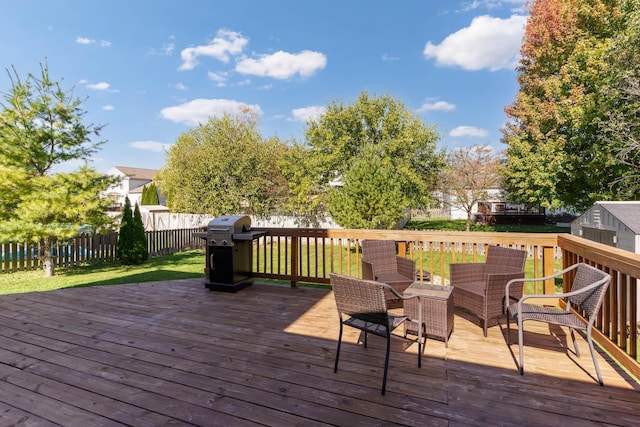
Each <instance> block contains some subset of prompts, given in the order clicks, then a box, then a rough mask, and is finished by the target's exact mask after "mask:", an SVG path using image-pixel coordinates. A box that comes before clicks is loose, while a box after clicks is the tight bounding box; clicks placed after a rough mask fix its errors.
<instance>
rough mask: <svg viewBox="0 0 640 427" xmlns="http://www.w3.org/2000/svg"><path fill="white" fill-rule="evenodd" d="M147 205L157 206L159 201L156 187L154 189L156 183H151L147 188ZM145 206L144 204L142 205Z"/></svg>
mask: <svg viewBox="0 0 640 427" xmlns="http://www.w3.org/2000/svg"><path fill="white" fill-rule="evenodd" d="M146 202H147V203H146V204H147V205H159V204H160V199H159V198H158V187H156V183H155V182H153V181H151V183H150V184H149V187H148V188H147V199H146ZM143 204H145V203H143Z"/></svg>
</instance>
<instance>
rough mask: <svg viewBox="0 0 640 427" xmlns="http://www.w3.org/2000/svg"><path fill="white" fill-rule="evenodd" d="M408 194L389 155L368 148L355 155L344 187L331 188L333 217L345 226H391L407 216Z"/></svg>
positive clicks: (382, 227) (375, 227)
mask: <svg viewBox="0 0 640 427" xmlns="http://www.w3.org/2000/svg"><path fill="white" fill-rule="evenodd" d="M404 206H407V196H406V195H405V194H404V193H403V191H402V186H401V184H400V182H398V179H397V172H396V169H395V167H394V165H393V163H392V162H391V160H390V159H389V158H383V157H380V156H378V155H377V152H376V150H375V149H374V147H365V148H364V149H363V151H362V152H361V157H355V158H353V159H352V160H351V161H350V163H349V167H348V168H345V175H344V177H343V182H342V185H341V186H338V187H335V188H333V189H332V190H330V191H329V203H328V209H329V213H330V214H331V217H332V218H333V219H334V220H335V221H336V222H337V223H338V224H340V225H341V226H343V227H345V228H367V229H390V228H393V226H394V225H396V224H397V223H398V221H399V220H400V219H401V218H402V217H403V216H404Z"/></svg>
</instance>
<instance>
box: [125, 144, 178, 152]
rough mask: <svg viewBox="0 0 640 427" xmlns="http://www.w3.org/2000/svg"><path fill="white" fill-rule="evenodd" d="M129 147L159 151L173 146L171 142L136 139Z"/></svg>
mask: <svg viewBox="0 0 640 427" xmlns="http://www.w3.org/2000/svg"><path fill="white" fill-rule="evenodd" d="M129 147H131V148H137V149H139V150H144V151H153V152H156V153H159V152H164V151H168V150H169V149H170V148H171V144H164V143H162V142H158V141H134V142H132V143H130V144H129Z"/></svg>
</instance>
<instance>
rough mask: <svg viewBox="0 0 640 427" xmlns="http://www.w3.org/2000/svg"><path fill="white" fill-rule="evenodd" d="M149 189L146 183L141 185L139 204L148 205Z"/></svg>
mask: <svg viewBox="0 0 640 427" xmlns="http://www.w3.org/2000/svg"><path fill="white" fill-rule="evenodd" d="M148 199H149V189H148V188H147V184H145V185H143V186H142V196H141V197H140V204H141V205H148V204H149V201H148Z"/></svg>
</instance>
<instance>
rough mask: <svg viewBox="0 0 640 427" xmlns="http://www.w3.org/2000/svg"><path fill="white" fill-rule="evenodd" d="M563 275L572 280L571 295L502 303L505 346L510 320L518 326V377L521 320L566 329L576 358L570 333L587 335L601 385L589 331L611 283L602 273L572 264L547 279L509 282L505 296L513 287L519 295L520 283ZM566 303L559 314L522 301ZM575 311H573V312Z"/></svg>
mask: <svg viewBox="0 0 640 427" xmlns="http://www.w3.org/2000/svg"><path fill="white" fill-rule="evenodd" d="M566 273H570V276H569V277H571V276H574V279H573V282H572V284H571V291H570V292H566V293H561V294H547V295H526V296H523V297H522V298H520V300H519V301H518V302H516V303H508V302H506V303H505V306H506V307H505V308H506V311H507V340H508V341H507V342H508V344H509V345H510V344H511V335H510V327H509V324H510V318H511V316H513V319H514V320H515V321H516V322H517V323H518V346H519V350H520V374H521V375H524V351H523V336H524V330H523V328H522V326H523V323H524V321H525V320H537V321H539V322H546V323H551V324H554V325H560V326H566V327H568V328H569V332H570V333H571V340H572V341H573V346H574V348H575V351H576V356H578V357H580V350H578V343H577V341H576V338H575V334H574V331H573V330H574V329H579V330H583V331H584V330H586V331H587V342H588V343H589V350H590V351H591V358H592V359H593V365H594V366H595V368H596V374H597V376H598V383H599V384H600V385H604V383H603V382H602V374H601V373H600V367H599V366H598V359H597V358H596V353H595V350H594V348H593V341H592V339H591V331H592V329H593V323H594V321H595V320H596V317H597V314H598V311H599V310H600V307H601V306H602V301H603V300H604V296H605V294H606V292H607V289H608V287H609V283H610V282H611V276H610V275H608V274H607V273H605V272H604V271H602V270H598V269H597V268H595V267H592V266H590V265H588V264H585V263H578V264H574V265H572V266H571V267H568V268H565V269H564V270H562V271H560V272H558V273H556V274H553V275H551V276H547V277H541V278H533V279H515V280H511V281H509V283H507V285H506V286H505V294H506V295H509V294H510V293H511V294H513V290H512V288H513V287H517V288H520V291H519V292H522V287H523V286H524V282H529V281H545V280H549V279H553V278H555V277H558V276H562V275H564V274H566ZM530 298H535V299H542V298H546V299H550V298H552V299H556V300H557V299H558V298H565V299H566V308H565V309H564V310H563V309H561V308H559V307H548V306H542V305H533V304H526V303H525V301H526V300H528V299H530ZM573 310H575V311H573ZM576 312H583V313H584V314H585V315H586V316H585V317H586V318H587V319H588V321H587V322H586V324H585V322H584V321H583V320H582V319H580V318H579V317H578V316H577V315H576Z"/></svg>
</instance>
